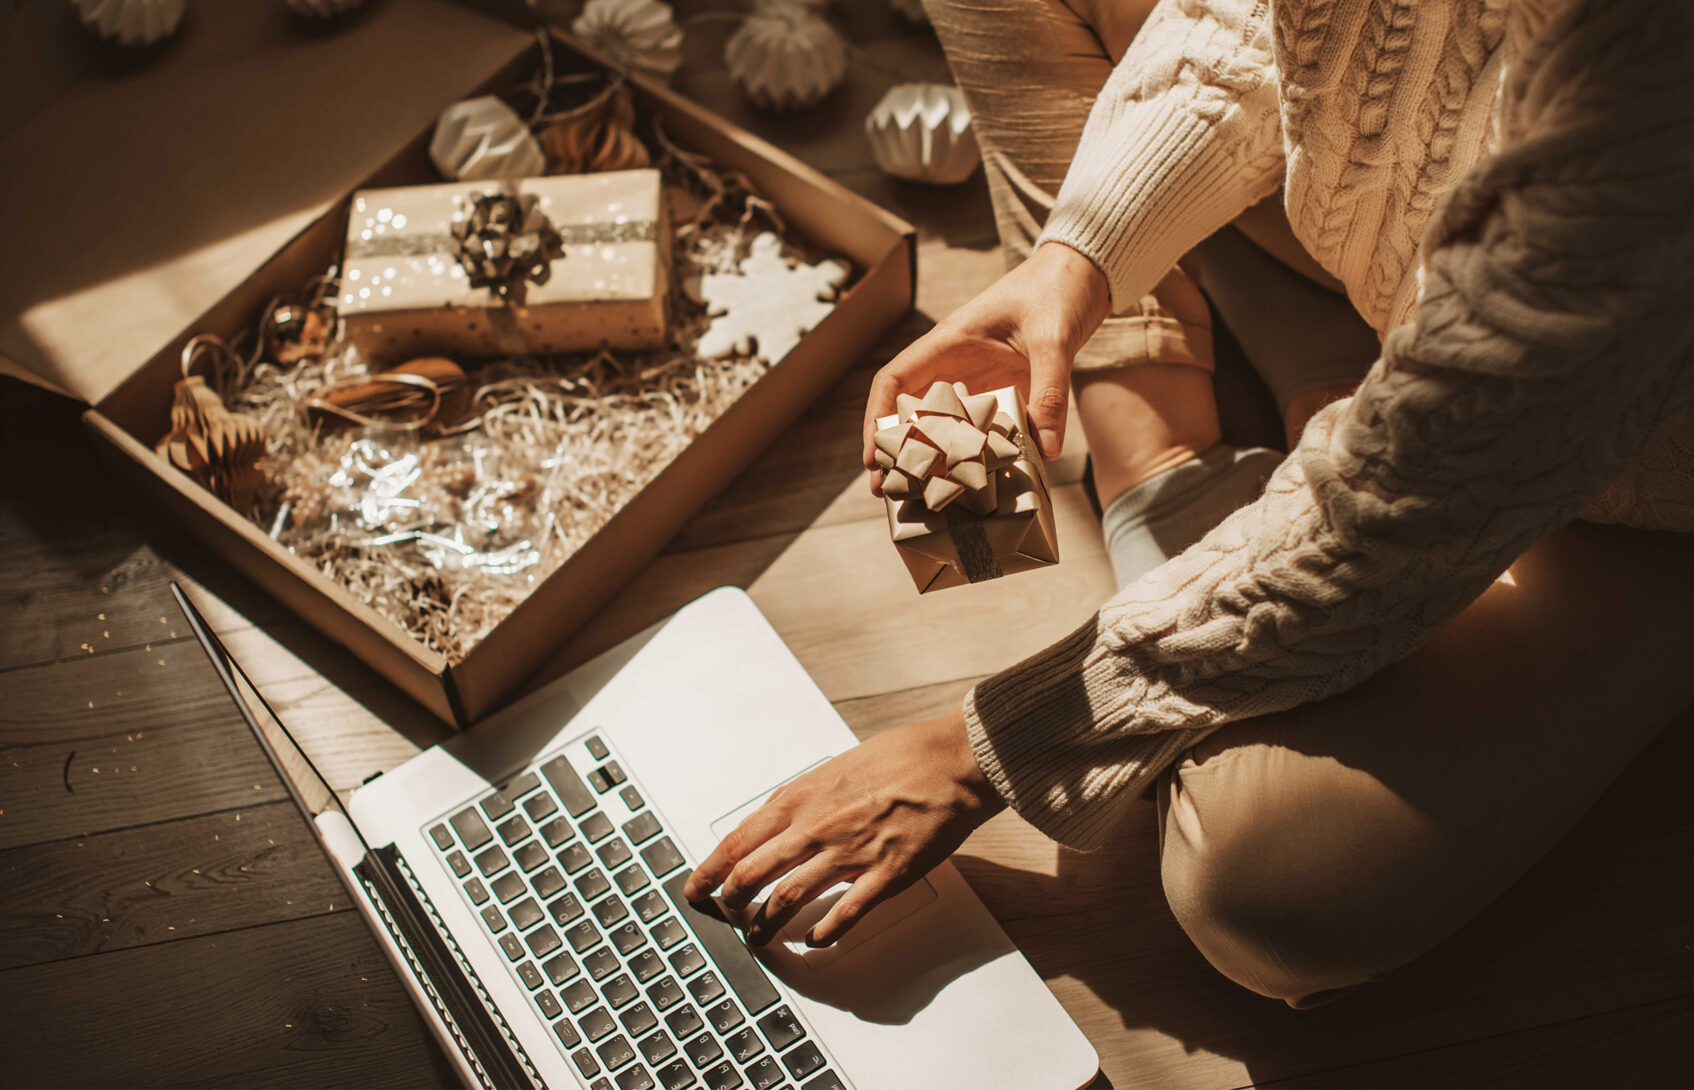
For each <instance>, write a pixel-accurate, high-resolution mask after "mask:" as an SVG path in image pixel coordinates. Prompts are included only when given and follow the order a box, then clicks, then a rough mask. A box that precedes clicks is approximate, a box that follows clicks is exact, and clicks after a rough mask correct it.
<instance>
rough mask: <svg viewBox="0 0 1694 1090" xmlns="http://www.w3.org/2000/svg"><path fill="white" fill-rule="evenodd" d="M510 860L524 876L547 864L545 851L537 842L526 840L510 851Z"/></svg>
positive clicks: (539, 842)
mask: <svg viewBox="0 0 1694 1090" xmlns="http://www.w3.org/2000/svg"><path fill="white" fill-rule="evenodd" d="M512 858H513V859H514V860H515V861H516V862H517V864H518V867H519V869H521V870H522V871H523V872H524V873H525V874H528V873H529V872H530V871H532V870H534V869H535V868H536V867H539V866H540V865H541V864H543V863H545V862H547V849H546V848H543V847H542V846H541V841H539V840H526V841H524V842H523V843H522V844H519V845H518V846H517V847H516V848H514V849H512Z"/></svg>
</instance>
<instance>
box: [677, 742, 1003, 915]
mask: <svg viewBox="0 0 1694 1090" xmlns="http://www.w3.org/2000/svg"><path fill="white" fill-rule="evenodd" d="M1004 805H1005V803H1004V802H1003V801H1002V800H1001V798H1000V796H999V794H998V793H997V792H996V791H995V790H994V788H993V786H992V785H991V784H989V782H988V780H987V778H986V777H984V776H983V774H982V770H981V769H980V768H978V767H977V763H976V757H975V756H974V755H973V754H972V753H971V748H970V742H969V739H968V738H967V737H966V734H965V721H964V715H963V713H962V712H954V713H952V714H951V715H946V716H943V717H941V718H940V719H930V720H926V721H924V722H921V723H911V724H908V725H907V726H904V727H898V728H895V729H894V730H890V731H887V732H885V733H883V734H879V735H877V736H876V737H875V738H872V739H870V740H869V741H866V742H864V743H863V744H861V745H858V746H855V747H854V748H853V749H850V750H848V751H847V752H846V753H843V754H842V755H841V756H839V757H836V758H834V759H833V760H830V761H826V762H825V763H823V764H821V765H819V766H818V767H816V768H814V769H812V770H811V771H810V772H807V773H805V774H804V775H802V776H798V777H796V778H795V779H793V780H791V781H789V782H788V783H786V784H784V785H783V786H782V787H780V788H778V789H777V790H776V791H775V792H774V793H773V794H772V795H771V797H770V798H769V799H767V800H766V801H765V804H764V805H763V806H761V807H760V808H759V809H757V810H755V811H754V812H753V813H752V814H750V815H748V817H747V818H746V820H744V821H743V822H742V823H741V824H740V825H738V826H737V827H736V828H735V830H734V831H733V832H731V833H730V834H729V835H728V836H726V837H724V839H723V842H722V843H721V844H719V845H718V846H717V847H716V848H715V849H713V850H712V854H711V855H709V856H707V857H706V859H705V861H704V862H702V863H701V864H700V866H699V867H698V868H697V869H696V870H695V872H694V874H693V875H692V876H691V877H690V878H689V880H688V884H687V886H686V887H685V889H684V891H683V892H684V893H685V895H686V896H687V897H688V898H689V899H690V900H693V901H700V900H704V899H705V898H707V897H709V896H710V895H711V894H712V892H713V891H714V890H717V889H718V888H719V886H720V885H721V886H722V892H721V900H722V902H723V904H724V907H725V908H726V909H728V910H729V911H730V912H731V913H732V914H733V913H740V912H742V911H744V910H746V909H747V907H748V906H749V905H751V904H752V903H753V902H754V901H755V900H757V898H758V895H759V893H760V891H762V890H764V889H765V888H766V887H772V888H771V892H770V896H769V897H767V898H766V899H765V901H764V904H763V905H762V906H760V907H759V908H758V909H757V910H756V911H755V912H753V914H752V916H751V918H749V919H747V920H745V925H746V930H747V938H748V940H749V941H751V942H753V943H755V944H760V945H762V944H764V943H767V942H769V941H770V940H771V939H772V938H774V937H775V936H776V934H777V932H778V931H780V930H782V928H783V926H784V925H785V924H787V923H788V921H789V920H790V919H792V918H793V917H794V915H795V914H796V913H798V912H799V911H800V910H801V909H802V908H804V907H805V906H806V905H808V904H810V903H811V902H812V901H813V900H815V899H816V898H817V897H818V896H819V895H820V894H822V893H824V892H825V891H827V890H829V889H830V888H831V887H833V886H835V885H837V884H838V883H841V882H851V883H852V888H851V889H850V890H848V891H847V892H846V893H845V894H843V895H842V896H841V899H840V900H838V901H837V902H836V903H835V904H834V906H833V907H831V908H830V910H829V912H828V913H827V914H825V916H824V917H823V919H821V920H819V921H818V922H817V923H816V924H815V925H813V927H812V929H811V931H810V932H808V933H807V935H806V942H807V943H808V944H810V945H812V946H828V945H829V944H830V943H833V942H835V941H836V940H837V939H839V938H841V936H842V935H845V934H846V933H847V932H848V930H849V929H851V928H852V926H853V925H854V924H855V923H857V922H858V921H859V920H860V919H862V918H863V917H864V915H865V913H867V912H869V911H870V910H871V909H872V908H874V907H876V906H877V905H878V904H880V903H881V902H882V901H883V900H885V899H887V898H888V897H891V896H893V895H894V894H896V893H898V892H900V891H901V890H903V889H905V888H906V887H907V886H908V885H910V884H911V883H912V882H914V881H916V880H917V879H918V878H919V877H921V876H922V875H924V874H925V873H927V872H928V871H929V870H930V869H931V868H933V867H934V866H935V865H936V864H938V863H940V862H941V861H942V860H943V859H945V858H947V857H948V856H949V855H951V854H953V852H954V850H955V849H957V848H958V847H959V845H960V844H963V843H964V841H965V838H966V837H967V836H969V835H970V834H971V832H972V831H973V830H974V829H976V827H977V826H979V825H981V824H982V823H983V822H984V821H987V820H988V819H989V818H990V817H992V816H994V814H996V813H998V812H999V811H1000V809H1001V808H1002V807H1003V806H1004Z"/></svg>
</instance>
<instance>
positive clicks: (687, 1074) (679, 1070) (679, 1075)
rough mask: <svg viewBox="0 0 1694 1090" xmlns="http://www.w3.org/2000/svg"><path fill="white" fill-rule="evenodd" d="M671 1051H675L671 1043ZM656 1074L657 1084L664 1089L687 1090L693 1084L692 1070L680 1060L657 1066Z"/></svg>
mask: <svg viewBox="0 0 1694 1090" xmlns="http://www.w3.org/2000/svg"><path fill="white" fill-rule="evenodd" d="M671 1051H672V1052H673V1053H674V1052H675V1051H676V1046H675V1045H674V1044H673V1045H671ZM658 1074H659V1085H660V1086H663V1087H664V1088H665V1090H688V1088H689V1087H690V1086H693V1085H694V1072H692V1071H690V1070H689V1069H688V1065H687V1064H686V1063H683V1062H682V1061H681V1060H678V1061H676V1062H675V1063H673V1064H666V1065H665V1066H664V1067H661V1068H659V1072H658Z"/></svg>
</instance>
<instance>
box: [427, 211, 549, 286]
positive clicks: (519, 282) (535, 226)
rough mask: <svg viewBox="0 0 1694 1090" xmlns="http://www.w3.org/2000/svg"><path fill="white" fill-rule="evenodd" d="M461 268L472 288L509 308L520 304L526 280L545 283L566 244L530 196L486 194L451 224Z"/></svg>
mask: <svg viewBox="0 0 1694 1090" xmlns="http://www.w3.org/2000/svg"><path fill="white" fill-rule="evenodd" d="M453 238H454V239H455V240H456V241H457V242H458V258H459V264H460V265H461V266H463V267H464V270H465V277H466V279H467V280H468V281H469V282H470V285H471V287H473V288H488V289H489V290H491V291H493V292H494V294H495V295H498V296H499V297H500V298H501V299H502V300H504V301H506V302H508V303H522V302H523V301H524V295H525V294H526V293H527V289H528V285H527V284H526V283H525V282H526V281H530V282H533V283H536V284H545V283H547V280H548V278H549V277H551V276H552V275H553V261H554V260H555V259H556V258H560V257H563V256H564V255H565V240H564V239H563V238H562V237H561V236H560V234H559V232H558V229H557V228H555V227H554V226H553V221H552V220H550V219H548V218H547V213H545V212H543V211H542V210H541V202H540V200H539V199H538V198H537V197H536V196H535V194H533V193H498V192H496V193H485V194H483V195H482V196H480V197H478V198H477V199H476V201H475V203H473V204H472V205H471V210H470V214H469V215H468V216H466V217H465V218H464V219H463V220H461V221H460V222H458V223H455V224H454V225H453Z"/></svg>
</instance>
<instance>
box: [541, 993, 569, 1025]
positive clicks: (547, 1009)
mask: <svg viewBox="0 0 1694 1090" xmlns="http://www.w3.org/2000/svg"><path fill="white" fill-rule="evenodd" d="M535 1005H536V1007H537V1008H539V1009H540V1011H541V1014H542V1017H544V1018H546V1019H547V1020H548V1021H552V1020H553V1019H555V1018H557V1017H559V1015H561V1014H563V1013H565V1008H563V1007H561V1006H559V997H558V996H556V995H554V994H553V993H552V992H549V991H546V990H542V991H539V992H536V993H535Z"/></svg>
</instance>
